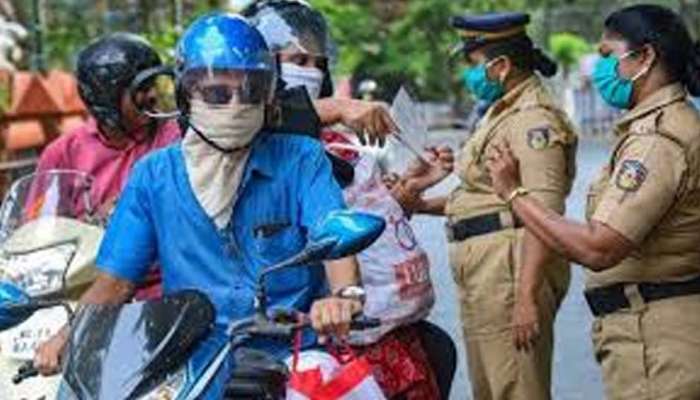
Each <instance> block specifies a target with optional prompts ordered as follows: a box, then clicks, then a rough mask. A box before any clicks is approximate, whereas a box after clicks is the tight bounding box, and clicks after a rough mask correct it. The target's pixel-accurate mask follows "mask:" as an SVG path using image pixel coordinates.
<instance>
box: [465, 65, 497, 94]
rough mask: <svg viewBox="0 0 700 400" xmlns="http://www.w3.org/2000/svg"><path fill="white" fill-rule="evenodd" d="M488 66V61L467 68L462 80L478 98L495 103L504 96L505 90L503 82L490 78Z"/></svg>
mask: <svg viewBox="0 0 700 400" xmlns="http://www.w3.org/2000/svg"><path fill="white" fill-rule="evenodd" d="M488 67H489V65H488V63H487V64H479V65H477V66H474V67H468V68H465V69H464V72H463V73H462V80H463V81H464V86H465V87H466V88H467V90H469V92H471V93H472V94H473V95H474V96H475V97H476V98H477V99H479V100H484V101H487V102H489V103H493V102H494V101H496V100H498V99H500V98H501V97H503V93H504V90H503V85H502V84H501V82H499V81H496V80H492V79H489V76H488V74H487V73H486V71H487V69H488Z"/></svg>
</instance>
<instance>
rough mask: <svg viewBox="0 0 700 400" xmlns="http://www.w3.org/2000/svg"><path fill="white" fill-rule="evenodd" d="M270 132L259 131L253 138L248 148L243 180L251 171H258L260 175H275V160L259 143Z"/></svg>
mask: <svg viewBox="0 0 700 400" xmlns="http://www.w3.org/2000/svg"><path fill="white" fill-rule="evenodd" d="M269 137H270V134H269V133H267V132H265V131H261V132H260V133H258V134H257V135H256V137H255V139H253V142H252V143H251V145H250V146H251V148H250V157H249V158H248V167H247V168H246V172H245V175H246V176H245V177H244V179H243V181H247V180H248V178H249V175H250V174H251V173H253V172H255V173H258V174H260V175H262V176H265V177H268V178H272V177H274V175H275V164H276V162H275V160H274V159H273V157H272V155H271V154H269V152H267V151H265V148H266V147H265V146H262V145H261V144H262V143H263V142H265V141H266V140H268V139H269Z"/></svg>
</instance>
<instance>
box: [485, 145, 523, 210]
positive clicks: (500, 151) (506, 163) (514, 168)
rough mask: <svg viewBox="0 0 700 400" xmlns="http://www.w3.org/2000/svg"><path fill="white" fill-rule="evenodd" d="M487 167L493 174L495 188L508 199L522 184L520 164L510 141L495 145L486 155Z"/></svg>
mask: <svg viewBox="0 0 700 400" xmlns="http://www.w3.org/2000/svg"><path fill="white" fill-rule="evenodd" d="M486 168H487V169H488V171H489V174H490V175H491V182H492V184H493V190H494V191H495V192H496V194H497V195H498V197H500V198H501V199H503V200H506V199H507V198H508V196H510V194H511V193H513V191H514V190H515V189H517V188H518V187H519V186H520V165H519V164H518V160H517V159H516V158H515V156H514V155H513V152H512V151H511V150H510V147H509V146H508V143H506V142H501V143H499V144H495V145H493V147H492V148H491V151H490V152H489V154H488V155H487V157H486Z"/></svg>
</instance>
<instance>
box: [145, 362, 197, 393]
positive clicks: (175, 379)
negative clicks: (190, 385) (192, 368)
mask: <svg viewBox="0 0 700 400" xmlns="http://www.w3.org/2000/svg"><path fill="white" fill-rule="evenodd" d="M186 382H187V372H186V369H185V368H182V369H180V370H179V371H177V372H175V373H174V374H172V375H169V376H168V377H167V378H166V379H165V381H163V383H161V384H160V385H158V387H156V388H155V389H153V390H151V391H150V392H149V393H148V394H146V395H145V396H142V397H140V398H139V400H175V399H176V398H177V395H178V393H180V390H182V388H183V387H184V386H185V383H186Z"/></svg>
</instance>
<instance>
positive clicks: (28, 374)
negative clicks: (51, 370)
mask: <svg viewBox="0 0 700 400" xmlns="http://www.w3.org/2000/svg"><path fill="white" fill-rule="evenodd" d="M38 375H39V370H38V369H36V367H35V366H34V362H33V361H27V362H25V363H24V364H22V365H21V366H20V367H19V368H18V369H17V374H15V376H13V377H12V383H14V384H15V385H19V384H20V383H22V381H24V380H25V379H29V378H33V377H35V376H38Z"/></svg>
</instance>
